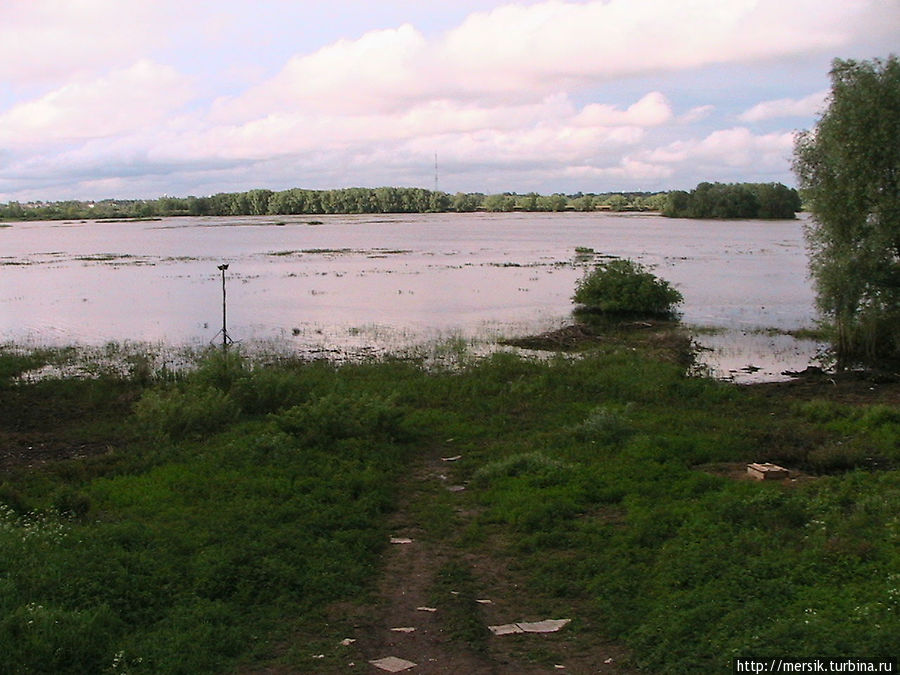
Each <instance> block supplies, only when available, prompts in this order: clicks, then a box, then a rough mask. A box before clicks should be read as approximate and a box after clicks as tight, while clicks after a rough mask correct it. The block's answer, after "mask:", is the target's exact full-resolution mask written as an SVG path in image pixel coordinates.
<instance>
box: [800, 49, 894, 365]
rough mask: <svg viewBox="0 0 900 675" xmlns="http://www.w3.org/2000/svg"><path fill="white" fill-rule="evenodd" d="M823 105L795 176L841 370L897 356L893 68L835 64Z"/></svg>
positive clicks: (804, 139) (886, 63)
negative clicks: (804, 204) (807, 209)
mask: <svg viewBox="0 0 900 675" xmlns="http://www.w3.org/2000/svg"><path fill="white" fill-rule="evenodd" d="M827 103H828V105H827V108H826V109H825V111H824V112H823V113H822V114H821V116H820V117H819V120H818V122H817V124H816V126H815V128H814V129H812V130H810V131H805V132H802V133H801V134H799V135H798V137H797V140H796V144H795V148H794V163H793V168H794V172H795V173H796V175H797V178H798V180H799V182H800V187H801V189H802V190H805V196H806V200H807V202H808V205H809V207H810V210H811V211H812V216H813V217H812V220H811V221H810V224H809V226H808V227H807V230H806V236H807V242H808V245H809V249H810V269H811V272H812V275H813V278H814V280H815V284H816V291H817V300H818V305H819V309H820V311H821V312H822V313H823V314H824V315H825V317H827V318H828V319H830V320H831V321H832V322H833V324H834V326H835V328H836V340H835V347H836V351H837V356H838V364H839V366H845V365H849V364H850V363H852V362H869V363H873V362H877V361H879V360H882V359H897V358H900V62H898V60H897V57H896V56H890V57H889V58H887V59H885V60H882V59H873V60H871V61H852V60H848V61H844V60H840V59H836V60H835V61H834V62H833V63H832V69H831V93H830V95H829V98H828V101H827Z"/></svg>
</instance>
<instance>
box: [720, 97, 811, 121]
mask: <svg viewBox="0 0 900 675" xmlns="http://www.w3.org/2000/svg"><path fill="white" fill-rule="evenodd" d="M827 96H828V91H827V90H825V91H817V92H816V93H815V94H810V95H809V96H805V97H803V98H800V99H793V98H780V99H778V100H776V101H764V102H762V103H757V104H756V105H755V106H753V107H752V108H750V109H749V110H746V111H745V112H743V113H741V114H740V115H739V116H738V119H740V120H741V121H742V122H761V121H763V120H769V119H774V118H778V117H809V116H812V115H815V114H816V113H818V112H820V111H821V110H822V108H823V107H824V105H825V98H826V97H827Z"/></svg>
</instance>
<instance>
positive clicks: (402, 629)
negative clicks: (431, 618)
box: [391, 626, 416, 633]
mask: <svg viewBox="0 0 900 675" xmlns="http://www.w3.org/2000/svg"><path fill="white" fill-rule="evenodd" d="M391 630H392V631H394V632H395V633H414V632H415V630H416V629H415V628H414V627H413V626H400V627H399V628H391Z"/></svg>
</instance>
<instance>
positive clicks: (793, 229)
mask: <svg viewBox="0 0 900 675" xmlns="http://www.w3.org/2000/svg"><path fill="white" fill-rule="evenodd" d="M313 218H315V219H317V220H320V221H322V224H317V225H311V224H309V221H310V220H312V219H313ZM578 247H581V248H589V249H593V251H594V255H579V254H577V253H576V248H578ZM602 256H622V257H629V258H633V259H636V260H639V261H641V262H642V263H644V264H645V265H648V266H650V267H652V268H653V269H654V271H655V273H656V274H657V275H658V276H661V277H663V278H665V279H667V280H669V281H670V282H671V283H673V284H674V285H675V286H676V287H677V288H678V289H679V290H680V291H681V292H682V294H683V295H684V297H685V302H684V305H683V307H682V311H683V319H684V321H685V322H686V323H688V324H691V325H695V326H705V327H714V328H719V329H722V330H721V331H720V332H717V333H713V334H710V333H709V332H708V331H698V335H697V340H698V342H700V343H701V344H703V345H704V346H707V347H710V348H712V349H714V351H713V352H709V353H707V354H706V358H707V360H708V363H709V364H710V365H711V366H712V367H714V368H716V369H718V370H719V371H720V374H723V373H726V374H727V373H728V372H729V371H735V374H736V375H738V376H739V377H741V378H743V379H747V375H746V374H743V373H742V371H741V369H742V368H745V367H747V366H754V367H759V368H761V370H760V371H759V374H757V375H756V377H757V378H758V377H765V376H767V375H768V376H771V375H772V374H773V373H778V372H780V371H781V370H784V369H802V368H804V367H805V366H806V365H807V364H808V363H809V361H810V359H811V358H812V357H813V356H814V354H815V351H816V348H817V345H815V344H814V343H812V342H808V341H797V340H793V339H792V338H788V337H785V336H783V335H775V336H770V334H768V333H766V332H763V331H764V329H778V330H791V329H796V328H804V327H811V326H812V325H813V321H814V313H813V307H812V291H811V287H810V282H809V279H808V276H807V271H806V254H805V249H804V244H803V237H802V224H801V221H777V222H762V221H727V222H709V221H692V220H673V219H666V218H661V217H657V216H645V215H637V214H628V215H615V214H576V213H566V214H428V215H408V216H407V215H387V216H287V217H285V216H272V217H232V218H171V219H164V220H162V221H155V222H131V223H94V222H87V223H80V222H76V223H60V222H41V223H13V224H11V225H10V226H9V227H4V228H0V280H2V281H0V341H3V342H8V341H15V342H26V343H37V344H53V345H59V344H71V343H81V344H88V345H100V344H104V343H106V342H110V341H146V342H162V343H166V344H170V345H184V344H198V343H205V342H209V341H211V340H214V339H215V336H216V333H217V332H218V331H219V329H220V328H221V327H222V285H221V273H220V272H219V271H218V269H217V266H218V265H219V264H221V263H228V264H229V269H228V272H227V280H226V284H227V294H228V295H227V310H228V332H229V334H230V335H231V336H232V337H233V338H234V339H236V340H242V341H246V342H252V341H259V340H263V341H271V340H275V341H279V342H282V343H284V344H286V345H288V346H289V347H290V348H291V349H294V350H297V351H301V352H316V351H323V350H324V351H329V350H341V351H344V352H347V351H349V352H353V351H361V350H362V351H366V350H371V351H375V352H378V351H382V350H393V349H398V348H404V347H408V346H412V345H416V344H420V343H424V342H427V341H431V340H434V339H436V338H438V339H440V338H447V337H458V338H462V339H465V340H467V341H470V342H472V343H474V344H477V343H479V342H489V341H491V340H493V339H495V338H496V337H498V336H517V335H525V334H530V333H534V332H538V331H543V330H547V329H551V328H555V327H558V326H560V325H562V324H564V323H565V322H566V321H567V320H568V318H569V315H570V312H571V309H572V303H571V295H572V293H573V290H574V286H575V283H576V281H577V280H578V278H580V276H581V275H582V274H583V273H584V270H585V269H587V268H588V267H589V266H590V265H591V264H592V263H593V262H596V261H599V260H602Z"/></svg>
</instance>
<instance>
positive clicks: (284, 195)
mask: <svg viewBox="0 0 900 675" xmlns="http://www.w3.org/2000/svg"><path fill="white" fill-rule="evenodd" d="M719 185H720V184H718V183H717V184H714V185H711V184H710V183H701V184H700V185H698V186H697V189H696V190H693V191H692V192H690V193H688V192H682V191H678V192H612V193H601V194H593V193H591V194H584V193H581V192H578V193H576V194H571V195H565V194H560V193H557V194H552V195H540V194H537V193H535V192H529V193H527V194H517V193H515V192H504V193H502V194H484V193H480V192H465V193H464V192H457V193H456V194H454V195H451V194H448V193H446V192H440V191H433V190H425V189H422V188H402V187H401V188H396V187H379V188H344V189H340V190H304V189H300V188H293V189H290V190H282V191H280V192H275V191H272V190H263V189H257V190H249V191H247V192H230V193H219V194H215V195H211V196H209V197H193V196H191V197H160V198H159V199H132V200H123V199H105V200H102V201H96V202H94V201H62V202H29V203H24V204H23V203H19V202H9V203H7V204H0V219H2V220H87V219H91V220H93V219H117V218H154V217H160V218H161V217H168V216H263V215H324V214H337V213H345V214H352V213H445V212H472V211H491V212H504V211H658V212H662V213H663V214H664V215H670V216H676V217H691V218H793V217H794V210H799V208H800V206H799V197H797V192H796V190H791V189H789V188H786V187H785V186H784V185H781V184H780V183H774V184H765V185H756V184H752V185H749V184H743V185H734V186H721V187H723V188H725V189H726V190H725V191H726V192H734V193H735V194H736V195H737V196H736V197H735V198H733V199H732V200H731V202H733V203H734V204H735V205H737V206H739V207H740V208H739V209H738V210H737V211H735V212H734V213H730V212H728V213H726V211H727V209H723V208H720V207H719V206H716V207H715V208H714V209H713V210H712V211H711V212H709V213H707V210H700V209H693V207H690V209H692V210H691V211H690V213H691V214H693V213H694V212H695V211H696V212H697V213H698V214H700V213H702V214H703V215H689V214H688V213H687V212H686V211H685V208H688V206H689V205H690V204H692V203H693V201H694V199H695V195H696V194H697V193H698V192H702V193H703V194H704V195H705V194H706V191H707V189H706V188H704V186H710V187H711V188H713V192H715V193H716V195H718V187H719ZM701 188H703V190H701ZM784 194H787V195H788V196H789V197H790V195H793V197H792V200H791V199H786V200H785V199H782V196H783V195H784ZM747 195H749V197H747ZM776 197H777V198H778V199H782V201H784V203H786V204H788V207H790V206H793V205H796V209H794V210H792V211H790V214H789V215H783V214H786V213H787V211H785V210H784V208H782V207H779V208H778V209H774V208H773V206H772V205H773V204H774V203H775V201H776ZM706 201H709V200H706ZM712 201H714V202H715V203H716V204H718V203H719V202H721V201H722V198H720V197H718V196H716V197H715V198H714V199H713V200H712ZM704 203H705V201H704ZM748 203H752V205H753V208H754V209H755V210H754V212H753V214H749V212H748V211H747V209H746V208H744V207H745V206H746V205H747V204H748ZM785 208H787V207H785ZM770 213H772V214H777V215H768V214H770Z"/></svg>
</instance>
